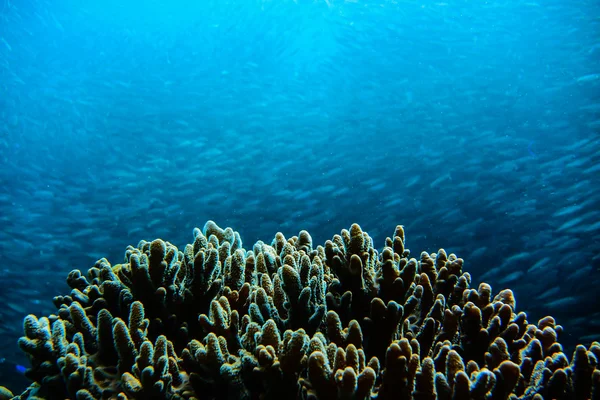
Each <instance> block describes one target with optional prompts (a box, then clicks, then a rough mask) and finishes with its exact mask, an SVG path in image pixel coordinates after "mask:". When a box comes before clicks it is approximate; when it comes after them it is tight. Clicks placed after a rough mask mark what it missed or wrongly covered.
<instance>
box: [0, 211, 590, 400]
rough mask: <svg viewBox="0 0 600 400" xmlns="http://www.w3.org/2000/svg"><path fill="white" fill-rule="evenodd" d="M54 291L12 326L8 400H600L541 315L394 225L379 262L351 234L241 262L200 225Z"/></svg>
mask: <svg viewBox="0 0 600 400" xmlns="http://www.w3.org/2000/svg"><path fill="white" fill-rule="evenodd" d="M67 282H68V284H69V286H70V287H71V288H72V291H71V293H70V294H68V295H66V296H58V297H56V298H54V304H55V305H56V307H57V309H58V311H57V312H56V314H53V315H50V316H47V317H41V318H38V317H36V316H34V315H29V316H27V317H26V318H25V320H24V331H25V336H23V337H22V338H21V339H20V340H19V345H20V347H21V349H22V350H23V351H24V352H25V353H26V354H27V355H28V356H29V359H30V361H31V368H29V369H28V370H27V371H26V376H27V377H28V378H29V379H31V380H32V381H33V383H32V384H31V385H30V386H29V388H28V389H27V390H26V391H25V392H24V393H22V394H20V395H16V396H15V398H20V399H26V398H29V399H36V398H37V399H40V398H44V399H78V400H84V399H85V400H87V399H109V398H110V399H160V398H165V399H336V398H337V399H355V400H359V399H380V400H384V399H385V400H388V399H415V400H417V399H418V400H426V399H427V400H434V399H437V400H450V399H473V400H477V399H494V400H498V399H535V400H540V399H600V369H598V368H599V367H598V359H600V343H598V342H594V343H593V344H592V345H591V346H590V348H589V349H588V348H586V347H584V346H581V345H580V346H578V347H577V348H576V350H575V352H574V354H573V356H572V358H571V359H570V360H569V358H568V357H567V356H566V355H565V354H564V352H563V348H562V346H561V345H560V344H559V342H558V337H559V336H560V335H561V334H562V331H563V329H562V327H561V326H560V325H557V324H556V322H555V320H554V319H553V318H552V317H546V318H543V319H541V320H539V321H538V322H537V323H532V322H530V321H528V320H527V315H526V314H525V313H523V312H518V310H517V307H516V301H515V298H514V296H513V293H512V291H511V290H509V289H505V290H502V291H500V292H498V293H496V294H495V295H494V294H493V292H492V288H491V287H490V285H488V284H485V283H481V284H480V285H479V286H478V287H477V288H476V289H475V288H472V287H471V276H470V275H469V273H468V272H464V271H463V260H462V259H461V258H458V257H457V256H455V255H454V254H447V253H446V252H445V251H444V250H439V251H438V252H437V253H431V254H429V253H427V252H422V253H421V254H420V255H419V257H418V259H417V258H411V257H410V251H409V250H408V249H407V248H406V247H405V235H404V229H403V227H402V226H397V227H396V229H395V231H394V234H393V236H392V237H391V238H387V239H386V241H385V246H384V248H383V249H382V250H381V251H378V250H377V249H376V248H375V247H374V245H373V241H372V239H371V237H370V236H369V235H368V234H367V233H366V232H363V231H362V229H361V228H360V226H358V225H357V224H354V225H352V226H351V227H350V229H349V230H343V231H342V232H341V234H339V235H335V236H334V237H333V238H332V239H331V240H328V241H326V242H325V244H324V245H319V246H315V245H313V242H312V238H311V236H310V235H309V233H308V232H306V231H301V232H300V233H299V234H298V236H294V237H291V238H287V239H286V238H285V237H284V235H283V234H281V233H277V234H276V235H275V238H274V239H273V241H272V242H271V243H270V244H267V243H263V242H261V241H259V242H257V243H256V244H254V246H253V247H252V249H251V250H245V249H244V248H243V247H242V241H241V239H240V235H239V234H238V233H237V232H235V231H233V230H232V229H231V228H226V229H221V228H220V227H218V226H217V225H216V224H215V223H214V222H212V221H209V222H208V223H207V224H206V225H205V226H204V228H203V229H202V230H200V229H195V230H194V241H193V243H192V244H187V245H186V246H185V248H184V249H183V250H179V249H177V247H175V246H174V245H173V244H171V243H169V242H165V241H163V240H161V239H156V240H154V241H152V242H147V241H141V242H140V243H139V244H138V245H137V247H132V246H129V247H127V250H126V252H125V261H124V263H122V264H117V265H114V266H111V264H110V263H109V262H108V261H107V260H106V259H101V260H99V261H98V262H97V263H96V264H95V265H94V266H93V267H92V268H90V269H89V271H88V272H87V274H86V275H84V274H82V273H81V272H80V271H79V270H73V271H71V272H70V273H69V275H68V278H67ZM12 397H13V394H12V393H10V392H9V391H8V390H7V389H5V388H0V399H7V398H12Z"/></svg>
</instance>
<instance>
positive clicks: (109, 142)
mask: <svg viewBox="0 0 600 400" xmlns="http://www.w3.org/2000/svg"><path fill="white" fill-rule="evenodd" d="M599 12H600V6H599V5H598V3H597V2H595V1H578V2H567V1H565V0H562V1H548V2H533V1H532V2H517V1H486V2H473V1H455V2H450V1H449V2H439V1H397V2H394V1H389V2H375V1H372V2H371V1H360V0H356V1H345V2H344V1H334V0H329V1H285V0H282V1H241V2H227V1H198V2H192V1H173V2H158V1H152V2H129V6H127V7H124V6H122V5H121V4H120V2H116V1H109V2H102V3H100V2H98V3H97V4H84V3H83V2H76V1H57V2H50V1H47V2H44V1H8V0H2V2H1V4H0V88H1V96H0V226H1V230H0V302H2V305H3V307H2V308H0V337H1V338H2V340H0V343H1V346H0V359H2V360H3V361H2V362H0V383H4V381H5V380H6V379H8V378H5V377H7V376H9V375H8V374H13V372H14V370H15V369H17V372H19V367H18V366H19V365H21V364H23V363H25V361H24V360H23V358H22V356H21V355H20V353H19V350H18V349H17V346H16V344H15V342H16V338H17V337H18V336H19V335H20V334H21V324H22V322H21V321H22V318H23V316H24V315H26V314H27V313H31V312H33V313H38V314H42V313H43V314H46V313H49V312H51V311H52V310H53V306H52V303H51V298H52V296H54V295H57V294H59V293H65V292H66V290H67V288H66V285H65V284H64V280H65V277H66V275H67V273H68V271H70V270H71V269H73V268H79V269H87V268H89V267H91V266H92V265H93V263H94V261H95V260H96V259H98V258H101V257H107V258H108V259H109V260H111V262H113V263H117V262H119V261H121V260H122V259H123V251H124V249H125V247H126V246H127V245H128V244H133V245H135V244H136V243H137V242H138V241H139V240H140V239H147V240H150V239H153V238H155V237H161V238H164V239H165V240H169V241H171V242H172V243H175V244H177V245H178V246H181V245H183V244H184V243H187V242H189V241H190V240H191V239H192V229H193V228H194V227H196V226H198V227H202V226H203V225H204V223H205V222H206V220H209V219H211V220H214V221H216V222H217V223H218V224H219V225H221V226H231V227H232V228H234V229H235V230H237V231H239V232H240V233H241V235H242V239H243V240H244V243H245V244H246V245H247V246H246V247H247V248H250V246H251V243H254V242H255V241H256V240H259V239H262V240H265V241H267V240H268V241H270V240H271V239H272V237H273V236H274V234H275V233H276V232H278V231H281V232H283V233H284V234H285V235H286V236H287V237H289V236H292V235H294V234H297V233H298V232H299V231H300V230H301V229H306V230H308V231H309V232H310V233H311V235H312V237H313V239H314V240H315V242H317V243H322V242H324V241H325V240H326V239H328V238H331V237H332V236H333V235H334V234H336V233H339V231H340V230H341V229H342V228H348V227H349V226H350V224H351V223H353V222H357V223H359V224H360V225H361V227H362V228H363V229H365V230H366V231H368V232H369V233H370V235H371V236H372V237H373V238H374V239H375V243H377V244H378V245H379V246H383V243H384V239H385V237H386V236H389V235H391V234H392V233H393V231H394V227H395V226H396V225H397V224H403V225H405V227H406V232H407V246H408V247H409V248H410V249H411V250H412V251H413V254H415V255H418V254H419V252H420V251H423V250H424V251H437V250H438V249H439V248H440V247H443V248H445V249H446V250H447V251H448V252H454V253H456V254H457V255H458V256H460V257H463V258H464V259H465V260H466V263H465V269H466V270H467V271H469V272H470V273H471V274H472V276H473V280H474V282H475V283H477V282H479V281H481V280H485V281H486V282H489V283H490V284H491V285H492V286H493V288H494V290H495V291H497V290H500V289H502V288H505V287H509V288H512V289H513V290H514V291H515V293H516V296H517V301H518V303H517V304H518V307H519V308H520V309H521V310H525V311H527V312H529V313H530V316H531V319H532V320H536V321H537V319H538V318H540V317H542V316H545V315H548V314H551V315H553V316H555V317H556V318H557V320H558V322H559V323H560V324H562V325H563V326H565V329H566V332H567V333H566V335H565V336H564V337H561V338H560V339H561V342H562V343H563V344H565V345H566V346H573V344H574V343H578V342H582V343H589V342H591V341H592V339H593V338H596V339H597V338H598V337H599V336H600V313H599V312H598V299H597V294H596V293H597V287H598V284H600V272H599V269H600V255H599V254H600V223H599V221H600V182H599V180H598V175H599V172H600V91H599V89H600V57H599V55H600V39H599V38H600V29H599V25H600V20H598V18H597V16H598V15H599ZM11 379H13V378H11Z"/></svg>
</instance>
